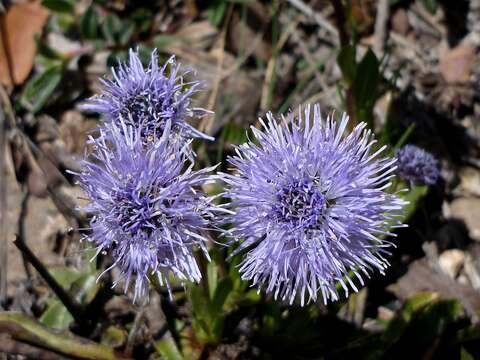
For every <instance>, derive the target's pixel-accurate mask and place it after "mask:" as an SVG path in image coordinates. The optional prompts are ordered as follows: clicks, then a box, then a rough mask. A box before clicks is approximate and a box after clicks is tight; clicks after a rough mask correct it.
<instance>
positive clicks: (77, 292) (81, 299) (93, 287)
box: [70, 273, 99, 305]
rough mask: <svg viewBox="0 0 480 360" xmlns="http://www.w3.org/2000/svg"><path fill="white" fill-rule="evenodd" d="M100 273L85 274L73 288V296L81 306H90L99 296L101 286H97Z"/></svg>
mask: <svg viewBox="0 0 480 360" xmlns="http://www.w3.org/2000/svg"><path fill="white" fill-rule="evenodd" d="M97 278H98V273H93V274H83V275H82V276H81V277H80V278H79V279H78V280H76V281H75V282H74V283H73V284H72V287H71V290H70V292H71V294H72V295H73V296H74V298H75V301H77V302H78V303H79V304H82V305H87V304H89V303H90V302H91V301H92V300H93V299H94V298H95V295H97V293H98V290H99V285H98V284H97Z"/></svg>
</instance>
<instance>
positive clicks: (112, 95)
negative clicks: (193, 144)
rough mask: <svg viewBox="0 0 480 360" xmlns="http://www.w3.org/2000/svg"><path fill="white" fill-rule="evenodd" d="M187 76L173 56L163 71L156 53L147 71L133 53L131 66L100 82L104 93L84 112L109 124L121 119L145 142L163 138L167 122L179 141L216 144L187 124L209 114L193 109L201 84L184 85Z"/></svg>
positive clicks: (113, 72)
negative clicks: (90, 113)
mask: <svg viewBox="0 0 480 360" xmlns="http://www.w3.org/2000/svg"><path fill="white" fill-rule="evenodd" d="M186 75H188V72H183V71H182V70H181V68H180V66H179V65H177V64H176V62H175V57H173V56H172V57H171V58H170V60H168V61H167V63H166V64H165V65H163V66H162V67H160V66H159V64H158V56H157V52H156V50H154V51H153V52H152V55H151V60H150V64H149V65H148V67H147V68H144V67H143V65H142V63H141V61H140V59H139V57H138V54H137V53H136V52H134V51H133V50H130V52H129V61H128V63H119V65H118V67H117V68H112V76H113V78H112V79H111V80H106V79H101V82H102V84H103V92H102V93H101V94H100V95H98V96H94V97H92V98H91V99H89V100H88V101H87V102H86V103H85V104H84V106H83V108H84V109H85V110H88V111H93V112H97V113H100V114H102V115H104V116H105V119H106V121H107V123H117V125H118V123H119V121H120V119H121V121H123V122H124V123H125V124H127V125H128V126H131V127H135V128H141V129H142V133H141V135H142V137H143V139H144V142H153V141H155V140H156V139H157V138H159V137H161V136H162V134H163V131H164V128H165V124H166V123H167V122H168V121H170V122H171V124H172V126H171V136H172V137H174V138H176V139H178V138H181V139H184V140H185V139H188V138H192V137H198V138H203V139H209V140H213V138H212V137H210V136H207V135H205V134H203V133H201V132H200V131H198V130H196V129H195V128H194V127H193V126H191V125H190V124H188V123H187V122H186V121H185V119H186V118H188V117H192V116H193V117H198V116H202V115H204V114H205V113H207V111H206V110H204V109H199V108H191V107H190V98H191V96H192V95H193V94H194V93H195V92H197V91H198V90H199V88H200V86H201V83H200V82H198V81H191V82H185V81H184V79H185V76H186Z"/></svg>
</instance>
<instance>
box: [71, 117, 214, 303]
mask: <svg viewBox="0 0 480 360" xmlns="http://www.w3.org/2000/svg"><path fill="white" fill-rule="evenodd" d="M169 123H170V122H167V124H166V126H165V129H164V134H163V136H162V137H161V138H160V139H158V140H157V141H156V142H155V143H153V144H152V145H151V146H149V147H148V148H145V146H144V145H143V142H142V139H141V135H140V134H139V133H140V131H141V129H138V130H136V131H134V130H133V129H132V128H129V127H128V126H127V125H125V124H121V125H122V128H119V127H117V126H116V125H115V124H112V125H111V126H110V128H108V129H106V128H100V129H99V131H100V132H106V131H108V132H109V136H102V135H104V134H100V136H99V137H98V138H96V139H93V138H92V137H91V138H90V140H89V142H90V145H91V146H92V147H93V149H94V150H93V151H92V152H91V154H90V156H89V157H88V158H86V159H85V160H84V161H83V164H82V169H83V170H82V172H81V173H80V174H77V175H78V177H79V183H80V186H81V187H82V188H83V190H84V192H85V193H86V195H87V197H88V199H89V200H90V202H89V204H88V205H87V206H86V209H85V210H86V211H87V212H88V213H89V214H90V215H91V216H92V220H91V222H90V230H89V232H88V234H87V235H86V239H87V240H88V241H90V242H92V243H93V244H94V246H95V247H96V250H97V254H99V253H100V252H102V253H104V252H108V253H110V255H111V257H112V259H113V265H112V266H111V267H110V268H109V269H107V270H106V271H108V270H110V269H111V268H113V267H118V268H119V270H120V273H121V274H122V277H121V279H119V280H118V281H120V280H122V279H123V280H124V281H125V291H127V290H128V288H129V285H130V284H131V283H132V282H133V283H134V294H135V295H134V299H136V298H139V297H140V298H141V297H143V296H145V295H146V294H147V291H148V284H149V281H150V277H151V276H156V277H158V280H159V282H160V284H166V285H167V286H168V287H169V281H168V275H169V274H173V275H174V276H176V277H177V278H178V279H180V280H181V281H182V282H183V281H195V282H198V281H199V280H200V278H201V273H200V270H199V268H198V266H197V263H196V260H195V257H194V254H193V251H194V249H195V248H200V249H201V250H203V253H204V254H205V256H206V257H207V258H208V253H207V249H206V241H207V238H206V235H205V230H207V229H208V228H209V227H210V222H211V220H212V218H213V217H214V214H215V212H216V211H217V210H219V209H220V208H219V207H218V206H217V205H215V204H214V202H213V200H214V198H213V197H209V196H207V195H206V194H204V193H203V192H202V191H201V190H199V189H198V187H199V186H202V185H204V184H207V183H209V182H211V181H213V180H214V176H213V175H210V174H209V172H210V171H212V170H213V168H207V169H203V170H200V171H193V170H192V167H193V164H191V165H190V166H188V167H187V168H186V169H185V167H186V166H185V165H186V160H185V155H183V153H182V151H178V149H176V148H175V146H173V145H172V144H171V143H170V142H169V139H168V138H169V136H170V124H169ZM118 281H116V282H115V285H116V283H118Z"/></svg>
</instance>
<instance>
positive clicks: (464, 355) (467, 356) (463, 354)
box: [460, 347, 475, 360]
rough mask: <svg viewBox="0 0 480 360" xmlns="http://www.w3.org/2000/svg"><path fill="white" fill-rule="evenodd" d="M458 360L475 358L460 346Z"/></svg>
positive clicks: (473, 359)
mask: <svg viewBox="0 0 480 360" xmlns="http://www.w3.org/2000/svg"><path fill="white" fill-rule="evenodd" d="M460 360H475V358H474V357H473V355H472V354H470V353H469V352H468V351H467V350H465V348H463V347H462V350H461V352H460Z"/></svg>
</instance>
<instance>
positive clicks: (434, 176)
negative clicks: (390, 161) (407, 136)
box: [395, 144, 440, 185]
mask: <svg viewBox="0 0 480 360" xmlns="http://www.w3.org/2000/svg"><path fill="white" fill-rule="evenodd" d="M395 155H396V157H397V160H398V161H397V165H398V170H397V173H398V175H399V176H400V177H401V178H402V179H404V180H406V181H411V182H412V183H414V184H417V185H434V184H436V182H437V181H438V178H439V177H440V169H439V166H438V161H437V159H435V157H434V156H433V155H432V154H430V153H429V152H427V151H425V150H423V149H421V148H419V147H418V146H415V145H410V144H408V145H405V146H404V147H402V148H401V149H399V150H397V152H396V154H395Z"/></svg>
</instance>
